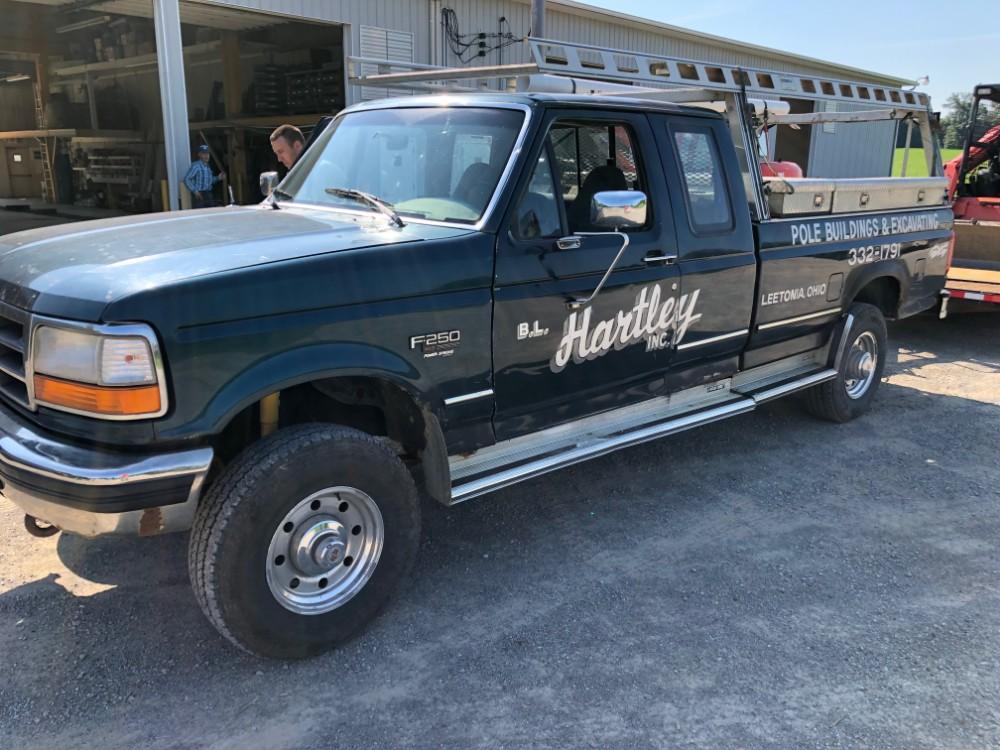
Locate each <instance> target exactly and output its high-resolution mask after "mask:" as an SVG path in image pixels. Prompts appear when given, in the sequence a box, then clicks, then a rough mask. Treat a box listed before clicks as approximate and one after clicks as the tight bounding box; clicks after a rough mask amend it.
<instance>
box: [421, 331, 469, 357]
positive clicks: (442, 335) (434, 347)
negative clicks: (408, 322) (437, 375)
mask: <svg viewBox="0 0 1000 750" xmlns="http://www.w3.org/2000/svg"><path fill="white" fill-rule="evenodd" d="M461 341H462V332H461V331H459V330H455V331H438V332H437V333H419V334H417V335H416V336H410V351H416V350H417V349H419V350H420V351H421V352H423V355H424V359H430V358H431V357H450V356H451V355H452V354H454V353H455V348H456V347H457V346H458V345H459V343H461Z"/></svg>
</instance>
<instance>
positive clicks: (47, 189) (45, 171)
mask: <svg viewBox="0 0 1000 750" xmlns="http://www.w3.org/2000/svg"><path fill="white" fill-rule="evenodd" d="M32 89H33V90H34V93H35V126H36V127H37V128H38V129H39V130H45V129H46V127H47V121H46V117H45V105H44V102H43V101H42V89H41V87H40V86H39V85H38V84H37V83H36V84H34V86H32ZM35 140H36V141H38V144H39V146H41V151H42V200H45V201H47V202H49V203H55V202H56V186H55V180H54V179H53V176H52V157H53V156H54V154H52V151H53V149H51V148H49V139H48V138H46V137H45V136H44V135H41V136H39V137H36V138H35ZM53 143H54V141H53Z"/></svg>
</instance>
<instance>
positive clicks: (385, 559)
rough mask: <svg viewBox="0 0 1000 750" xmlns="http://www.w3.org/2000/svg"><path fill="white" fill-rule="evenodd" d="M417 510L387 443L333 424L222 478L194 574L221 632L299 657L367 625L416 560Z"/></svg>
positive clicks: (307, 430)
mask: <svg viewBox="0 0 1000 750" xmlns="http://www.w3.org/2000/svg"><path fill="white" fill-rule="evenodd" d="M419 538H420V505H419V501H418V499H417V493H416V488H415V486H414V483H413V479H412V478H411V476H410V474H409V472H408V471H407V469H406V467H405V466H404V465H403V462H402V461H400V459H399V457H398V456H396V455H395V454H394V453H393V451H392V449H391V448H390V447H389V445H388V444H387V443H386V442H385V441H384V440H382V439H380V438H377V437H373V436H371V435H367V434H365V433H363V432H359V431H358V430H354V429H350V428H346V427H339V426H334V425H310V426H303V427H293V428H289V429H286V430H282V431H281V432H278V433H276V434H275V435H273V436H272V437H270V438H267V439H265V440H263V441H261V442H260V443H258V444H257V445H255V446H252V447H251V448H249V449H248V450H247V451H246V452H244V454H243V455H242V456H240V457H239V458H238V459H237V460H236V461H234V462H233V463H232V464H231V465H230V466H228V467H227V468H226V471H225V472H224V473H223V474H222V476H220V477H219V479H218V480H217V481H216V482H215V484H214V485H213V486H212V488H211V489H210V490H209V492H208V494H207V495H206V496H205V498H204V500H203V501H202V503H201V504H200V506H199V508H198V513H197V515H196V518H195V525H194V529H193V531H192V536H191V545H190V550H189V555H188V567H189V571H190V575H191V582H192V585H193V587H194V590H195V594H196V596H197V599H198V602H199V604H200V605H201V608H202V610H203V611H204V612H205V614H206V615H207V616H208V619H209V620H210V621H211V622H212V624H213V625H214V626H215V627H216V629H217V630H218V631H219V632H220V633H221V634H222V635H223V636H225V637H226V638H228V639H229V640H230V641H231V642H233V643H234V644H235V645H237V646H239V647H240V648H242V649H244V650H245V651H249V652H251V653H254V654H258V655H261V656H269V657H275V658H300V657H306V656H311V655H313V654H316V653H319V652H321V651H324V650H326V649H328V648H331V647H333V646H336V645H337V644H338V643H341V642H343V641H344V640H346V639H348V638H350V637H351V636H352V635H353V634H354V633H356V632H357V631H358V630H359V629H360V628H362V627H363V626H364V625H365V624H366V623H367V622H368V621H370V620H371V619H372V618H373V617H374V616H375V615H376V614H377V613H378V611H379V610H380V609H381V608H382V606H383V605H384V604H385V603H386V601H387V600H388V599H389V597H390V596H391V595H392V594H393V592H394V591H395V590H396V587H397V585H398V583H399V581H400V580H401V579H402V578H403V577H405V575H406V574H407V572H408V571H409V569H410V568H411V566H412V564H413V561H414V559H415V557H416V553H417V547H418V544H419Z"/></svg>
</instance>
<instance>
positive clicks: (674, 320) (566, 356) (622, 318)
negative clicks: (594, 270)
mask: <svg viewBox="0 0 1000 750" xmlns="http://www.w3.org/2000/svg"><path fill="white" fill-rule="evenodd" d="M700 292H701V290H700V289H695V290H694V291H693V292H691V293H690V294H682V295H681V296H680V298H679V299H678V298H677V297H667V298H666V299H665V300H662V301H661V298H662V296H663V291H662V290H661V289H660V285H659V284H653V285H652V286H644V287H643V288H642V289H641V290H640V291H639V294H638V296H637V297H636V298H635V305H634V306H633V307H632V309H631V310H619V311H618V313H617V315H615V316H614V317H612V318H608V319H607V320H601V321H598V322H597V323H594V324H593V325H592V320H591V318H592V313H593V309H592V308H590V307H587V308H586V309H584V310H582V311H576V312H573V313H570V316H569V317H568V318H566V322H565V323H564V324H563V337H562V341H560V342H559V348H558V349H557V350H556V353H555V354H554V355H552V359H551V360H550V361H549V368H550V369H551V370H552V372H561V371H562V370H563V369H564V368H565V367H566V365H568V364H569V363H570V362H571V361H572V362H574V363H576V364H579V363H580V362H584V361H586V360H588V359H596V358H597V357H603V356H604V355H605V354H607V353H608V352H610V351H612V350H614V351H618V350H619V349H624V348H625V347H626V346H630V345H631V344H635V343H637V342H639V341H642V340H645V341H646V351H653V350H656V349H664V348H666V347H667V346H670V345H671V344H673V345H677V344H679V343H680V342H681V341H682V340H683V338H684V334H686V333H687V331H688V328H690V327H691V326H692V325H693V324H694V323H696V322H697V321H698V320H700V319H701V313H696V312H695V311H694V308H695V305H697V303H698V295H699V293H700ZM671 331H673V335H672V336H671V333H670V332H671Z"/></svg>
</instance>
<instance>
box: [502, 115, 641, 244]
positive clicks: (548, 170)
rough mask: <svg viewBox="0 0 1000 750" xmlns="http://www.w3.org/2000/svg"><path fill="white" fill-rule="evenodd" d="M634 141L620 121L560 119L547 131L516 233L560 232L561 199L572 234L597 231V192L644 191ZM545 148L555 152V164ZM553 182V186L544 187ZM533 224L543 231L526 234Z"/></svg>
mask: <svg viewBox="0 0 1000 750" xmlns="http://www.w3.org/2000/svg"><path fill="white" fill-rule="evenodd" d="M634 143H635V137H634V135H633V134H632V130H631V128H629V126H628V125H625V124H622V123H614V122H599V123H595V122H575V121H573V122H569V121H556V122H555V123H554V124H553V125H552V128H551V129H550V130H549V134H548V143H547V147H548V148H547V149H546V151H545V152H543V157H542V158H540V159H539V162H538V164H537V165H536V167H535V173H534V174H533V176H532V179H531V185H530V186H529V188H528V191H527V193H526V194H525V195H524V196H522V198H521V202H520V204H519V206H518V210H517V213H516V217H517V218H516V227H515V234H516V235H517V236H518V237H521V238H530V237H536V236H537V237H548V236H552V235H554V234H556V233H557V229H556V226H555V224H554V222H556V221H558V219H559V205H558V203H557V201H562V204H563V205H562V208H563V210H564V211H565V214H566V221H567V223H568V225H569V231H570V232H571V233H572V232H592V231H595V230H596V229H597V228H596V227H594V226H593V224H592V223H591V221H590V206H591V201H592V200H593V198H594V196H595V195H596V194H597V193H600V192H602V191H605V190H643V189H644V188H643V186H642V185H643V181H642V175H641V174H640V170H639V166H638V163H639V162H638V156H637V154H636V150H635V147H634V145H633V144H634ZM546 152H551V154H552V155H553V163H552V164H549V163H548V156H546V155H544V154H545V153H546ZM553 181H554V182H555V183H556V184H555V185H553V186H552V187H545V186H546V185H548V184H549V183H551V182H553ZM550 196H551V197H550ZM543 216H544V217H545V218H544V219H543V218H542V217H543ZM532 222H535V223H537V224H538V227H539V229H540V231H542V232H545V233H543V234H537V235H536V234H523V232H524V231H533V229H532V227H533V226H534V224H533V223H532ZM550 223H552V224H551V226H552V229H549V228H548V227H549V226H550ZM550 232H551V234H550Z"/></svg>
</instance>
